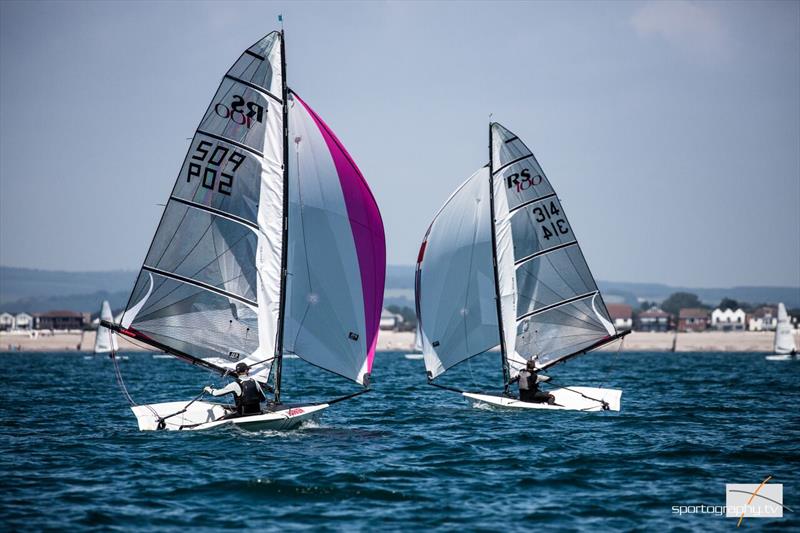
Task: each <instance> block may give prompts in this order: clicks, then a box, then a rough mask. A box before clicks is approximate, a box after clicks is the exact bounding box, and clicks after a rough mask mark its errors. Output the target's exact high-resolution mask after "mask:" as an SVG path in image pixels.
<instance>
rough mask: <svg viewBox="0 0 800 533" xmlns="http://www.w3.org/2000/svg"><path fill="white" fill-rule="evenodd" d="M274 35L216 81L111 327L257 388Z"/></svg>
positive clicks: (264, 363)
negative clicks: (242, 370) (245, 372)
mask: <svg viewBox="0 0 800 533" xmlns="http://www.w3.org/2000/svg"><path fill="white" fill-rule="evenodd" d="M281 53H282V52H281V36H280V34H279V33H277V32H273V33H271V34H269V35H268V36H266V37H265V38H263V39H262V40H260V41H259V42H258V43H256V44H255V45H253V46H252V47H250V48H249V49H248V50H247V51H245V53H243V54H242V55H241V57H240V58H239V59H238V60H237V61H236V63H235V64H234V65H233V66H232V67H231V68H230V70H228V72H227V73H226V74H225V76H224V78H223V80H222V82H221V83H220V86H219V89H218V90H217V92H216V94H215V96H214V98H213V100H212V101H211V104H210V105H209V107H208V110H207V111H206V113H205V115H204V116H203V119H202V120H201V122H200V126H199V127H198V128H197V131H196V132H195V134H194V137H193V138H192V142H191V145H190V147H189V151H188V153H187V155H186V159H185V160H184V163H183V166H182V167H181V170H180V173H179V175H178V179H177V181H176V183H175V187H174V188H173V190H172V194H171V195H170V197H169V199H168V201H167V205H166V208H165V210H164V214H163V216H162V219H161V222H160V223H159V226H158V229H157V230H156V234H155V237H154V239H153V242H152V244H151V246H150V249H149V251H148V253H147V257H146V258H145V261H144V264H143V266H142V269H141V271H140V273H139V276H138V279H137V281H136V285H135V287H134V290H133V293H132V294H131V297H130V300H129V302H128V306H127V308H126V310H125V313H124V315H123V317H122V323H121V326H122V327H123V328H129V330H128V331H129V332H130V333H133V334H134V335H136V336H140V337H141V336H144V337H146V338H148V339H150V340H153V341H156V342H158V343H161V344H163V345H165V346H167V347H169V348H171V349H173V350H177V351H179V352H182V353H184V354H190V357H191V358H192V359H193V360H195V361H196V362H198V363H200V364H203V365H204V366H206V367H209V368H212V369H216V370H221V371H223V372H224V371H225V370H226V369H232V368H233V367H234V366H235V365H236V363H238V362H240V361H245V362H247V363H248V364H251V365H255V367H254V369H253V371H252V373H253V374H254V375H256V376H257V377H259V379H261V380H266V377H267V375H268V373H269V368H270V362H271V358H272V357H273V356H274V352H275V343H276V336H277V331H278V329H277V328H278V315H279V307H280V305H279V304H280V284H281V283H280V280H281V254H282V243H283V238H282V220H283V195H284V190H283V189H284V179H283V170H282V165H283V164H284V161H283V148H284V147H283V108H282V94H283V79H282V76H283V73H282V66H281V65H282V61H281Z"/></svg>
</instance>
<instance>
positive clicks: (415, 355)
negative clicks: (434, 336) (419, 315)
mask: <svg viewBox="0 0 800 533" xmlns="http://www.w3.org/2000/svg"><path fill="white" fill-rule="evenodd" d="M422 358H423V355H422V335H421V334H420V332H419V323H417V327H416V329H415V330H414V351H413V352H410V353H407V354H406V359H411V360H412V361H419V360H420V359H422Z"/></svg>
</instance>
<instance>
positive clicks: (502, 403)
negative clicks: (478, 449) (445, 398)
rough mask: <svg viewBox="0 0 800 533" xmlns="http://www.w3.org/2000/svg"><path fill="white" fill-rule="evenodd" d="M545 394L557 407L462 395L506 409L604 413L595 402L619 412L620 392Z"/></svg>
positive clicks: (585, 390)
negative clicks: (550, 397)
mask: <svg viewBox="0 0 800 533" xmlns="http://www.w3.org/2000/svg"><path fill="white" fill-rule="evenodd" d="M547 392H549V393H550V394H552V395H553V396H554V397H555V403H556V404H557V405H550V404H547V403H528V402H522V401H520V400H517V399H514V398H506V397H504V396H490V395H488V394H475V393H472V392H464V393H462V394H463V395H464V396H466V397H467V399H469V400H470V401H471V402H473V403H477V404H481V403H483V404H488V405H493V406H495V407H502V408H506V409H551V410H556V411H604V410H605V409H604V408H603V404H602V403H601V402H599V401H597V400H602V401H604V402H606V403H607V404H608V410H609V411H619V410H620V404H621V399H622V391H621V390H618V389H601V388H597V387H569V389H551V390H548V391H547ZM582 395H583V396H582ZM590 398H592V399H590Z"/></svg>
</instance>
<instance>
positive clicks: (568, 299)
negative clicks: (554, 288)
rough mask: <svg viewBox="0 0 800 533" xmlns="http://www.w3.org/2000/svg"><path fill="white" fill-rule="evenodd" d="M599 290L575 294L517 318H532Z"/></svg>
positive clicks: (592, 294)
mask: <svg viewBox="0 0 800 533" xmlns="http://www.w3.org/2000/svg"><path fill="white" fill-rule="evenodd" d="M598 292H600V291H592V292H587V293H586V294H579V295H578V296H573V297H572V298H567V299H566V300H562V301H560V302H557V303H554V304H550V305H548V306H546V307H542V308H540V309H537V310H535V311H531V312H530V313H525V314H524V315H521V316H518V317H517V320H518V321H519V320H524V319H526V318H530V317H532V316H534V315H538V314H541V313H544V312H545V311H550V310H551V309H555V308H557V307H561V306H562V305H567V304H571V303H572V302H577V301H578V300H583V299H585V298H588V297H590V296H594V295H595V294H597V293H598Z"/></svg>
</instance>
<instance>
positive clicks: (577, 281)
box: [416, 123, 618, 379]
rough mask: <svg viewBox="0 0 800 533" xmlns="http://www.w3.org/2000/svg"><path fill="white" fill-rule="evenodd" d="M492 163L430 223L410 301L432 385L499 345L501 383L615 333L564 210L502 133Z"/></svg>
mask: <svg viewBox="0 0 800 533" xmlns="http://www.w3.org/2000/svg"><path fill="white" fill-rule="evenodd" d="M490 139H491V141H490V144H491V155H490V157H491V161H490V164H489V165H488V167H484V168H482V169H481V170H479V171H478V172H476V173H475V174H474V175H473V176H471V177H470V178H469V179H468V180H467V181H466V182H465V183H464V184H463V185H462V186H461V187H460V188H459V189H458V190H457V191H456V192H455V193H454V194H453V195H452V196H451V197H450V199H449V200H448V201H447V202H446V203H445V205H444V206H443V207H442V209H441V210H440V211H439V213H438V214H437V215H436V217H435V218H434V220H433V223H432V224H431V227H430V228H429V229H428V233H427V234H426V236H425V240H424V241H423V243H422V248H421V249H420V254H419V258H418V260H417V277H416V301H417V315H418V320H419V323H420V329H421V332H422V341H423V353H424V354H425V362H426V367H427V369H428V375H429V377H430V378H431V379H433V378H435V377H436V376H438V375H439V374H441V373H442V372H444V371H445V370H447V369H448V368H450V367H451V366H453V365H455V364H458V363H460V362H461V361H464V360H466V359H468V358H470V357H472V356H474V355H477V354H478V353H481V352H484V351H486V350H489V349H491V348H493V347H495V346H497V345H498V344H499V345H500V348H501V351H502V354H503V362H504V369H505V370H506V378H508V377H511V374H515V373H517V372H518V371H519V370H520V369H521V368H522V367H523V366H524V365H525V363H526V361H527V360H529V359H531V358H535V360H536V362H537V366H538V367H539V368H547V367H549V366H552V365H553V364H556V363H558V362H560V361H563V360H564V359H566V358H569V357H571V356H573V355H576V354H578V353H581V352H582V351H584V350H589V349H591V348H594V347H596V346H598V345H600V344H603V343H604V342H608V341H610V340H612V339H613V338H616V336H617V335H618V334H617V331H616V330H615V328H614V326H613V324H612V323H611V321H610V319H609V316H608V311H607V309H606V306H605V304H604V302H603V299H602V296H601V295H600V292H599V290H598V289H597V284H596V283H595V280H594V278H593V277H592V274H591V272H590V271H589V267H588V266H587V264H586V261H585V259H584V257H583V254H582V253H581V250H580V247H579V245H578V242H577V240H576V239H575V236H574V234H573V232H572V228H571V226H570V225H569V222H568V221H567V218H566V215H565V214H564V210H563V208H562V206H561V203H560V202H559V200H558V197H557V196H556V193H555V191H554V190H553V188H552V186H551V185H550V182H549V181H548V180H547V178H546V176H545V175H544V172H543V171H542V169H541V167H540V166H539V164H538V162H537V161H536V158H535V157H534V156H533V154H532V153H531V151H530V150H529V149H528V148H527V147H526V146H525V144H523V142H522V141H521V140H520V139H519V138H518V137H517V136H516V135H514V134H513V133H511V132H510V131H508V130H507V129H506V128H504V127H503V126H501V125H500V124H497V123H494V124H491V125H490Z"/></svg>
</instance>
